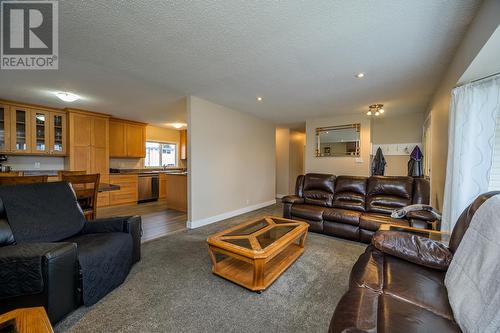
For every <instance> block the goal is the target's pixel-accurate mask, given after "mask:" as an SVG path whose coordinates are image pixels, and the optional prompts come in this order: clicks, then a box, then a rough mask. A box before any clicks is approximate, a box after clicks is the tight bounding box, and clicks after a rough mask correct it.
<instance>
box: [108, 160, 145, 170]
mask: <svg viewBox="0 0 500 333" xmlns="http://www.w3.org/2000/svg"><path fill="white" fill-rule="evenodd" d="M109 167H110V168H112V169H142V168H144V159H143V158H110V159H109Z"/></svg>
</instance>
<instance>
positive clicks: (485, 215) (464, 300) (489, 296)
mask: <svg viewBox="0 0 500 333" xmlns="http://www.w3.org/2000/svg"><path fill="white" fill-rule="evenodd" d="M499 211H500V195H496V196H493V197H491V198H490V199H488V200H487V201H486V202H485V203H483V204H482V205H481V207H480V208H479V209H478V210H477V211H476V213H475V214H474V216H473V218H472V221H471V223H470V226H469V229H468V230H467V232H466V233H465V235H464V238H463V239H462V242H461V243H460V246H459V247H458V249H457V251H456V252H455V255H454V256H453V260H452V262H451V264H450V267H449V268H448V272H447V273H446V278H445V285H446V288H447V290H448V296H449V300H450V305H451V308H452V309H453V315H454V317H455V320H456V321H457V323H458V325H459V326H460V328H461V329H462V331H464V332H466V333H476V332H477V333H493V332H499V331H500V288H499V286H500V214H499Z"/></svg>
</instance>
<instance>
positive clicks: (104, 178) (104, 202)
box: [97, 174, 109, 207]
mask: <svg viewBox="0 0 500 333" xmlns="http://www.w3.org/2000/svg"><path fill="white" fill-rule="evenodd" d="M99 182H100V183H105V184H109V175H108V174H101V176H100V178H99ZM106 206H109V192H101V193H98V194H97V207H106Z"/></svg>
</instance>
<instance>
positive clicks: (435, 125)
mask: <svg viewBox="0 0 500 333" xmlns="http://www.w3.org/2000/svg"><path fill="white" fill-rule="evenodd" d="M499 25H500V1H498V0H485V1H484V3H483V4H482V5H481V7H480V9H479V11H478V13H477V15H476V17H475V18H474V20H473V22H472V23H471V25H470V27H469V29H468V32H467V34H466V35H465V37H464V39H463V40H462V42H461V44H460V46H459V48H458V50H457V52H456V54H455V56H454V58H453V59H452V61H451V64H450V66H449V68H448V70H447V72H446V74H445V75H444V77H443V79H442V81H441V83H440V84H439V86H438V88H437V89H436V92H435V94H434V97H433V98H432V101H431V103H430V104H429V107H428V112H429V113H430V116H431V140H432V145H431V146H432V147H431V150H432V159H431V204H432V205H434V206H435V207H438V208H439V209H442V205H443V196H444V183H445V177H446V160H447V154H448V115H449V106H450V98H451V97H450V96H451V95H450V94H451V90H452V89H453V87H454V86H455V85H456V84H457V82H458V80H459V79H460V77H461V76H462V75H463V73H464V72H465V71H466V70H467V68H468V67H469V65H470V64H471V63H472V61H473V60H474V58H475V57H476V56H477V54H478V53H479V51H480V50H481V48H482V47H483V46H484V45H485V44H486V42H487V41H488V39H489V38H490V36H491V35H492V34H493V32H494V31H495V30H496V29H497V27H498V26H499Z"/></svg>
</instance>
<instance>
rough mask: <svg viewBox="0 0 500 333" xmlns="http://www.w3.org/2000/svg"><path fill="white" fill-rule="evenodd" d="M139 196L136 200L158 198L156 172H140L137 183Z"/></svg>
mask: <svg viewBox="0 0 500 333" xmlns="http://www.w3.org/2000/svg"><path fill="white" fill-rule="evenodd" d="M138 186H139V188H138V192H139V198H138V200H137V202H139V203H141V202H148V201H156V200H158V194H159V187H160V175H159V174H157V173H140V174H139V184H138Z"/></svg>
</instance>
